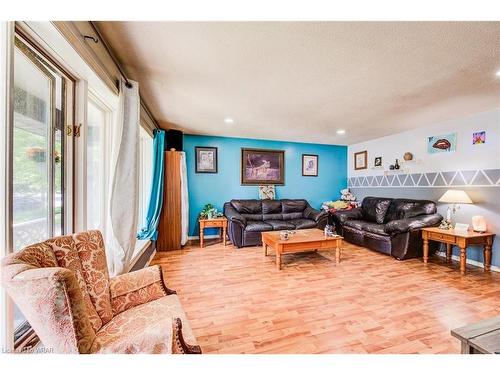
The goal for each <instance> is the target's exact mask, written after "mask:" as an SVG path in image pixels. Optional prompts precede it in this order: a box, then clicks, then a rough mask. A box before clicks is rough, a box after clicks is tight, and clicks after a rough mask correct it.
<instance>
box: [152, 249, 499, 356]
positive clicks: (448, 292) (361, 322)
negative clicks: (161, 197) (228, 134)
mask: <svg viewBox="0 0 500 375" xmlns="http://www.w3.org/2000/svg"><path fill="white" fill-rule="evenodd" d="M342 255H343V258H342V262H341V263H340V264H335V258H334V254H328V253H327V254H323V253H299V254H291V255H285V256H283V259H282V262H283V268H282V270H281V271H277V270H276V267H275V263H274V255H273V254H272V255H270V256H267V257H265V256H264V254H263V249H262V247H248V248H242V249H236V248H235V247H233V246H231V245H229V246H226V247H223V246H222V245H221V244H214V245H210V242H209V243H208V246H206V247H205V248H203V249H200V248H198V246H197V244H195V245H194V246H188V247H187V248H185V249H184V250H178V251H172V252H162V253H158V254H157V255H156V257H155V259H154V261H153V264H160V265H161V266H162V267H163V272H164V276H165V280H166V282H167V284H168V286H169V287H170V288H172V289H175V290H177V293H178V294H179V298H180V299H181V301H182V305H183V307H184V309H185V311H186V314H187V316H188V319H189V320H190V323H191V326H192V328H193V331H194V334H195V335H196V337H197V339H198V344H199V345H201V347H202V349H203V352H204V353H460V345H459V342H458V340H456V339H455V338H453V337H451V335H450V329H452V328H456V327H459V326H462V325H465V324H468V323H472V322H475V321H477V320H480V319H485V318H489V317H493V316H496V315H500V274H499V273H495V272H492V273H486V272H484V271H483V270H482V269H480V268H476V267H471V266H469V265H468V266H467V275H466V276H461V275H460V270H459V266H458V264H457V263H456V262H454V263H453V264H446V263H445V261H444V260H442V258H440V257H437V256H434V257H431V258H430V259H429V264H428V265H424V264H423V263H422V260H421V259H412V260H406V261H403V262H401V261H397V260H395V259H394V258H392V257H389V256H386V255H383V254H379V253H376V252H372V251H370V250H367V249H364V248H361V247H357V246H354V245H350V244H344V251H343V254H342ZM328 258H331V259H328Z"/></svg>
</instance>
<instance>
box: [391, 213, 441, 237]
mask: <svg viewBox="0 0 500 375" xmlns="http://www.w3.org/2000/svg"><path fill="white" fill-rule="evenodd" d="M441 220H443V217H442V216H441V215H440V214H432V215H419V216H415V217H410V218H407V219H400V220H393V221H389V222H388V223H387V224H385V226H384V231H385V232H386V233H388V234H391V235H394V234H398V233H405V232H408V231H410V230H415V229H420V228H425V227H432V226H435V225H436V224H438V223H439V222H441Z"/></svg>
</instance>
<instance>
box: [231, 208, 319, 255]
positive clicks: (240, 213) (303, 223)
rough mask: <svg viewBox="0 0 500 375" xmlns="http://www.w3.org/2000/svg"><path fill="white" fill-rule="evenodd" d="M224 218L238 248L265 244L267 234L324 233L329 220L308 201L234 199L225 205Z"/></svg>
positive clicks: (232, 240) (232, 239)
mask: <svg viewBox="0 0 500 375" xmlns="http://www.w3.org/2000/svg"><path fill="white" fill-rule="evenodd" d="M224 215H225V216H226V217H227V219H228V234H229V238H230V240H231V242H232V243H233V244H234V245H235V246H237V247H242V246H255V245H260V244H262V238H261V232H265V231H272V230H294V229H307V228H320V229H323V228H324V227H325V225H326V221H327V216H328V215H327V213H326V212H324V211H318V210H315V209H313V208H312V207H311V206H310V205H309V203H308V202H307V201H306V200H305V199H280V200H278V199H276V200H275V199H273V200H271V199H265V200H257V199H233V200H231V201H230V202H227V203H225V204H224Z"/></svg>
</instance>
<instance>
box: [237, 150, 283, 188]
mask: <svg viewBox="0 0 500 375" xmlns="http://www.w3.org/2000/svg"><path fill="white" fill-rule="evenodd" d="M241 184H242V185H284V184H285V151H284V150H263V149H255V148H242V149H241Z"/></svg>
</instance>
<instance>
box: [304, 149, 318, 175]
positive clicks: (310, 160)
mask: <svg viewBox="0 0 500 375" xmlns="http://www.w3.org/2000/svg"><path fill="white" fill-rule="evenodd" d="M318 162H319V157H318V155H309V154H302V176H309V177H318Z"/></svg>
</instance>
